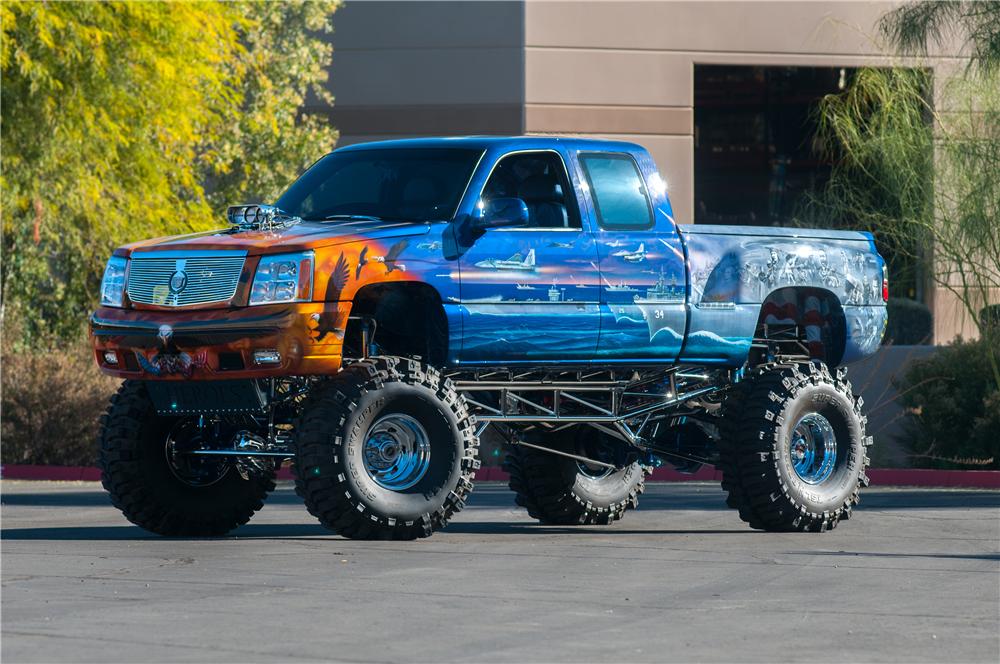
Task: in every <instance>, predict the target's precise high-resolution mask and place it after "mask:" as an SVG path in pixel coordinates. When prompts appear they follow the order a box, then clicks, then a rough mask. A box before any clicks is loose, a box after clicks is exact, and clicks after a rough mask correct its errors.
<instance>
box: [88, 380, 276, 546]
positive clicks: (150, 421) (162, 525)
mask: <svg viewBox="0 0 1000 664" xmlns="http://www.w3.org/2000/svg"><path fill="white" fill-rule="evenodd" d="M178 420H179V418H176V417H164V416H160V415H157V414H156V409H155V408H154V407H153V402H152V401H151V400H150V398H149V395H148V394H147V392H146V386H145V385H144V384H143V383H142V381H135V380H126V381H125V382H124V383H122V386H121V388H119V390H118V393H117V394H116V395H115V396H114V397H112V399H111V406H110V407H109V408H108V411H107V413H106V414H105V415H104V416H102V418H101V429H100V433H99V434H98V442H99V444H100V455H99V458H98V465H99V466H100V468H101V482H102V483H103V484H104V488H105V489H106V490H107V492H108V494H109V495H110V496H111V502H112V503H113V504H114V506H115V507H117V508H118V509H120V510H121V511H122V513H123V514H124V515H125V518H127V519H128V520H129V521H131V522H132V523H134V524H135V525H137V526H139V527H140V528H144V529H146V530H148V531H150V532H152V533H156V534H159V535H167V536H175V537H182V536H183V537H189V536H218V535H224V534H225V533H227V532H229V531H230V530H233V529H234V528H236V527H238V526H241V525H243V524H244V523H246V522H247V521H249V520H250V517H252V516H253V514H254V512H256V511H257V510H259V509H260V508H261V507H263V505H264V499H265V498H266V497H267V494H268V493H270V492H271V491H272V490H273V489H274V473H273V472H272V473H266V474H265V473H254V474H250V475H249V479H243V477H241V476H240V473H239V472H237V471H236V469H235V468H234V467H227V468H226V469H225V470H224V471H222V473H221V476H220V477H219V478H218V479H217V480H215V481H213V482H211V483H210V484H207V485H205V486H192V485H191V484H188V483H185V482H183V481H182V480H180V479H179V478H178V477H177V475H176V474H175V473H174V471H172V470H171V468H170V464H169V463H168V462H167V454H166V449H165V445H166V440H167V436H168V435H169V433H170V431H171V430H172V427H173V426H175V425H176V423H177V422H178Z"/></svg>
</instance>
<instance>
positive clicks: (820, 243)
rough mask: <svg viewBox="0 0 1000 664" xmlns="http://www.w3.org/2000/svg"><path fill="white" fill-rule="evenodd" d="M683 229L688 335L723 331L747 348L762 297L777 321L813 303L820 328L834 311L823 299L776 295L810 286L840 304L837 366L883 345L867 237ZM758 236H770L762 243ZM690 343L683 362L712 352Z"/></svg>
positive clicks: (798, 316)
mask: <svg viewBox="0 0 1000 664" xmlns="http://www.w3.org/2000/svg"><path fill="white" fill-rule="evenodd" d="M684 231H685V239H686V242H687V248H688V253H689V256H690V274H691V303H692V309H691V326H690V327H691V330H692V333H693V334H696V333H698V332H699V331H705V332H706V333H708V332H709V331H712V330H715V331H717V332H718V331H722V330H725V331H729V335H728V336H726V337H725V340H726V342H728V343H732V344H738V343H739V342H740V340H741V339H743V340H744V343H745V344H747V345H748V344H749V339H748V336H749V335H752V333H753V329H754V326H755V324H756V321H757V319H758V316H759V314H760V304H761V303H763V302H764V301H765V299H768V298H771V300H772V301H773V302H774V304H775V305H776V306H777V310H779V311H780V310H782V308H783V309H784V312H783V313H779V315H778V317H777V318H774V319H773V320H774V321H775V322H777V321H789V320H800V321H801V320H802V319H803V317H804V316H805V315H806V314H807V313H808V310H809V307H810V306H814V307H817V313H818V314H819V315H820V316H821V317H822V318H823V319H824V324H825V321H827V320H828V319H830V318H831V317H833V316H834V315H836V313H837V312H835V311H831V310H829V308H828V307H827V304H828V303H827V302H826V301H825V300H822V299H820V298H817V302H816V303H815V304H812V303H808V302H797V301H796V302H793V301H786V298H783V296H782V292H781V289H784V288H789V287H810V288H816V289H820V290H822V291H827V292H829V293H832V294H833V295H835V296H836V298H837V300H839V302H840V305H841V307H842V309H843V313H844V316H845V318H846V320H847V330H846V332H847V344H846V348H845V352H844V358H843V361H845V362H847V361H851V360H853V359H857V358H858V357H862V356H864V355H868V354H871V353H872V352H874V351H875V350H876V349H877V348H878V345H879V344H880V343H881V341H882V333H883V332H884V329H885V324H886V321H887V315H886V309H885V306H884V302H883V300H882V278H883V262H882V259H881V257H879V256H878V254H877V253H874V251H873V248H872V245H871V241H870V239H868V238H867V237H866V236H864V235H862V234H860V233H840V234H838V233H832V232H828V233H823V232H817V233H816V234H818V235H827V236H828V237H821V238H815V237H809V236H808V234H809V233H810V232H809V231H805V232H802V231H796V230H795V229H762V228H744V227H740V228H723V227H696V226H689V227H684ZM757 233H760V234H764V233H767V234H768V235H770V236H771V237H764V238H761V237H759V236H758V235H756V234H757ZM752 234H753V235H752ZM802 235H806V237H802ZM838 236H839V237H838ZM747 305H751V306H747ZM723 312H728V315H725V314H723ZM765 321H766V317H765ZM720 336H722V334H721V333H720ZM693 341H694V339H689V342H688V346H687V350H688V353H686V354H687V355H688V356H689V357H698V354H697V353H698V352H699V351H700V352H702V353H710V352H712V349H711V348H710V347H705V348H700V349H696V347H695V346H694V345H693V344H692V342H693ZM733 357H734V358H735V357H738V355H734V356H733Z"/></svg>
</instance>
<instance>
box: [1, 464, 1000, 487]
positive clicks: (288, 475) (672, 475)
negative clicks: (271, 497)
mask: <svg viewBox="0 0 1000 664" xmlns="http://www.w3.org/2000/svg"><path fill="white" fill-rule="evenodd" d="M0 477H2V478H3V479H7V480H41V481H48V482H97V481H100V479H101V471H100V470H98V469H97V468H91V467H88V466H30V465H21V464H10V465H5V466H0ZM868 477H869V478H871V481H872V486H927V487H963V488H967V489H1000V470H929V469H923V468H873V469H870V470H869V471H868ZM507 478H508V476H507V473H506V472H504V470H503V469H502V468H499V467H495V466H489V467H484V468H480V469H479V471H477V472H476V481H477V482H506V481H507ZM278 479H279V480H290V479H292V471H291V469H290V468H287V467H286V468H282V469H281V470H279V471H278ZM721 479H722V473H721V472H720V471H718V470H716V469H715V468H714V467H713V466H702V467H701V468H700V469H699V470H698V472H696V473H694V474H691V475H685V474H683V473H678V472H677V471H676V470H674V469H672V468H666V467H664V468H657V469H656V470H654V471H653V474H652V475H651V476H650V477H649V481H651V482H717V481H719V480H721Z"/></svg>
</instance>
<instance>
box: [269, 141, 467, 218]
mask: <svg viewBox="0 0 1000 664" xmlns="http://www.w3.org/2000/svg"><path fill="white" fill-rule="evenodd" d="M481 155H482V151H481V150H467V149H454V148H387V149H371V150H349V151H345V152H333V153H331V154H328V155H327V156H325V157H323V158H322V159H320V160H319V161H318V162H316V163H315V164H314V165H313V166H312V168H310V169H309V170H308V171H306V172H305V173H304V174H303V175H302V177H300V178H299V179H298V180H296V181H295V182H294V183H293V184H292V186H291V187H289V188H288V191H286V192H285V193H284V194H282V196H281V198H279V199H278V201H277V205H278V207H279V208H281V209H282V211H284V212H286V213H287V214H290V215H293V216H298V217H302V218H303V219H305V220H326V219H337V218H350V217H355V216H357V217H375V218H378V219H394V220H395V219H401V220H407V221H433V220H444V219H451V218H452V217H454V216H455V213H456V211H457V208H458V204H459V202H460V201H461V198H462V194H463V193H464V192H465V187H466V185H467V184H468V182H469V179H470V178H471V177H472V170H473V169H474V168H475V167H476V163H477V162H478V161H479V157H480V156H481Z"/></svg>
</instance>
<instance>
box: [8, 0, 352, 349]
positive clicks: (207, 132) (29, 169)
mask: <svg viewBox="0 0 1000 664" xmlns="http://www.w3.org/2000/svg"><path fill="white" fill-rule="evenodd" d="M335 8H336V3H334V2H282V3H269V2H262V1H261V2H242V3H223V2H184V3H161V2H46V3H42V2H5V3H3V4H2V5H0V21H2V41H0V75H2V96H0V115H2V119H0V140H2V148H3V152H2V166H0V168H2V173H0V188H2V192H0V205H2V208H0V209H2V214H3V232H4V237H3V253H4V256H3V259H4V260H3V265H2V273H0V287H2V295H3V302H4V308H5V315H6V314H9V313H10V311H11V309H12V308H13V309H15V310H16V313H17V314H18V315H19V316H21V317H22V318H23V319H24V322H25V325H24V327H23V329H24V330H25V334H26V335H30V336H32V337H38V335H40V334H46V333H51V334H53V335H56V336H65V335H67V334H76V333H77V332H78V330H79V329H80V327H81V322H82V321H83V319H84V316H85V313H86V311H87V310H88V309H90V308H92V307H93V306H94V304H95V299H96V292H97V286H98V283H99V281H100V276H101V271H102V268H103V264H104V261H105V259H106V257H107V255H108V253H109V252H110V250H111V249H112V248H113V247H114V246H116V245H118V244H121V243H123V242H126V241H131V240H136V239H140V238H144V237H150V236H155V235H166V234H174V233H179V232H187V231H193V230H200V229H205V228H211V227H217V226H221V225H224V221H223V218H222V216H221V212H222V208H223V207H224V203H226V202H230V201H233V200H236V199H238V198H242V197H243V196H244V195H248V194H251V193H252V194H255V195H259V196H261V197H270V196H273V195H274V193H275V192H276V191H277V190H279V189H280V188H281V187H282V186H283V185H284V184H287V182H288V181H289V180H290V179H291V177H293V176H294V174H295V173H296V172H297V171H298V170H300V169H301V168H302V166H303V165H304V164H306V163H307V162H308V161H309V160H310V159H313V158H315V157H316V156H318V153H319V152H322V151H325V150H327V149H329V148H330V147H331V146H332V144H333V143H334V141H335V140H336V132H335V131H334V130H333V129H332V128H330V127H328V126H326V125H325V124H324V123H323V122H322V118H317V117H314V116H311V115H304V114H303V113H302V111H301V106H302V105H303V100H304V99H305V95H307V94H312V95H313V96H314V97H315V98H316V99H318V100H319V101H321V102H324V103H325V102H329V101H330V100H329V97H328V96H325V93H324V92H323V90H322V83H323V81H324V80H325V76H326V74H325V71H326V67H327V65H328V64H329V59H330V48H329V46H328V45H326V44H325V43H324V41H323V38H322V34H323V33H325V32H329V31H330V30H331V25H330V15H331V14H332V13H333V11H334V10H335Z"/></svg>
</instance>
